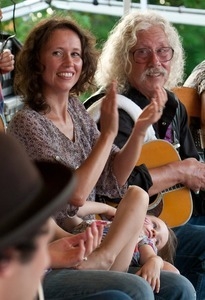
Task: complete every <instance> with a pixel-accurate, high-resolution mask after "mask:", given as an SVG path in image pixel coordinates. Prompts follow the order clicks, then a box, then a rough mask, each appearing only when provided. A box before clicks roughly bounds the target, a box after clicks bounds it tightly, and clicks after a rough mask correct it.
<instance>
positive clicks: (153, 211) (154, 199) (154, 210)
mask: <svg viewBox="0 0 205 300" xmlns="http://www.w3.org/2000/svg"><path fill="white" fill-rule="evenodd" d="M158 196H159V195H157V196H156V195H154V196H151V197H150V199H149V205H151V206H152V205H153V204H154V203H155V202H158V200H157V197H158ZM162 209H163V201H160V202H159V203H158V204H157V205H156V206H155V207H154V208H149V207H148V211H147V213H148V214H149V215H153V216H155V217H159V215H160V214H161V212H162Z"/></svg>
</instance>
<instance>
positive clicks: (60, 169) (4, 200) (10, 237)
mask: <svg viewBox="0 0 205 300" xmlns="http://www.w3.org/2000/svg"><path fill="white" fill-rule="evenodd" d="M0 171H1V175H0V250H2V249H4V248H5V247H8V246H12V245H15V244H16V243H18V242H21V241H24V239H27V238H28V237H29V235H31V234H32V232H34V231H35V230H37V229H38V227H39V228H40V226H41V225H43V223H44V222H45V221H46V220H47V218H48V217H50V216H51V215H52V214H54V213H55V212H56V211H57V210H58V209H61V208H62V207H64V206H66V203H68V201H69V198H70V196H71V193H72V191H73V188H74V185H75V176H74V173H73V171H72V170H71V169H69V168H68V167H66V166H64V165H61V164H59V163H55V162H31V160H30V159H29V158H28V156H27V154H26V152H25V151H24V149H23V148H22V146H21V145H20V144H19V143H18V142H17V140H16V139H14V138H13V137H12V136H9V135H7V134H5V133H0Z"/></svg>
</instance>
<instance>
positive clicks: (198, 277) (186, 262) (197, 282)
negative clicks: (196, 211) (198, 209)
mask: <svg viewBox="0 0 205 300" xmlns="http://www.w3.org/2000/svg"><path fill="white" fill-rule="evenodd" d="M174 231H175V233H176V235H177V238H178V247H177V253H176V254H177V255H176V259H175V266H176V267H177V268H178V269H179V271H180V272H181V274H182V275H184V276H185V277H186V278H188V279H189V280H190V281H191V282H192V284H193V286H194V288H195V290H196V295H197V300H205V216H201V217H200V216H199V217H191V219H190V220H189V221H188V223H187V224H185V225H183V226H181V227H178V228H176V229H174Z"/></svg>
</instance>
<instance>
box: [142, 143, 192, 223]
mask: <svg viewBox="0 0 205 300" xmlns="http://www.w3.org/2000/svg"><path fill="white" fill-rule="evenodd" d="M179 160H180V156H179V154H178V152H177V150H176V149H175V148H174V147H173V146H172V145H171V144H170V143H169V142H167V141H164V140H153V141H150V142H148V143H145V144H144V145H143V147H142V152H141V155H140V159H139V160H138V162H137V165H140V164H146V166H147V167H148V168H149V169H150V168H155V167H160V166H163V165H165V164H168V163H171V162H174V161H179ZM151 199H152V200H151V202H150V204H149V208H148V210H149V213H152V214H154V215H156V216H158V217H159V218H161V219H162V220H163V221H165V222H166V224H167V225H168V226H169V227H177V226H180V225H183V224H185V223H186V222H187V221H188V220H189V218H190V217H191V214H192V209H193V203H192V197H191V192H190V190H189V189H188V188H186V187H185V186H182V185H180V184H178V185H176V186H174V187H172V188H169V189H166V190H164V191H162V192H161V193H159V194H158V195H156V197H154V199H153V197H151Z"/></svg>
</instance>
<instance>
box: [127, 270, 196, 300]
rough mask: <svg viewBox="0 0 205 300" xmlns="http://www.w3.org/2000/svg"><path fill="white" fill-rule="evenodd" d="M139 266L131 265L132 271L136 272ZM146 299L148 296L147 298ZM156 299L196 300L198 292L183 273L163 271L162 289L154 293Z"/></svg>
mask: <svg viewBox="0 0 205 300" xmlns="http://www.w3.org/2000/svg"><path fill="white" fill-rule="evenodd" d="M136 271H137V268H135V267H130V269H129V272H130V273H136ZM145 299H146V298H145ZM154 299H155V300H165V299H166V300H191V299H192V300H194V299H196V292H195V289H194V287H193V285H192V284H191V283H190V281H189V280H188V279H187V278H185V277H184V276H182V275H179V274H175V273H172V272H168V271H161V276H160V291H159V293H158V294H156V293H154Z"/></svg>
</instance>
